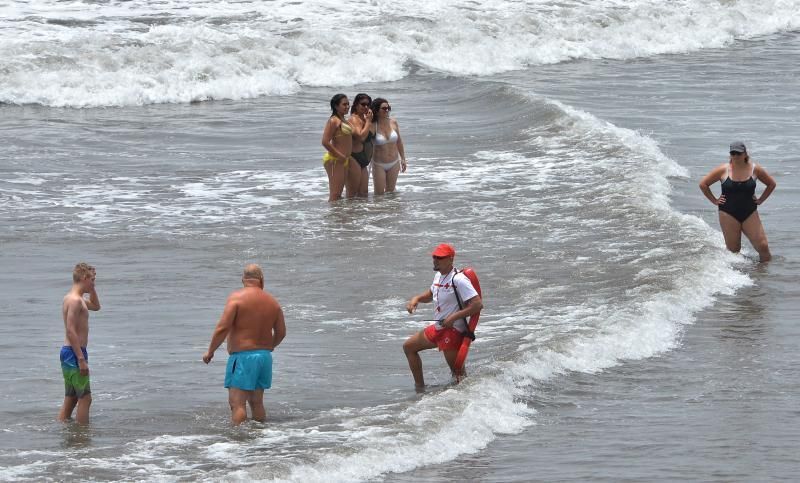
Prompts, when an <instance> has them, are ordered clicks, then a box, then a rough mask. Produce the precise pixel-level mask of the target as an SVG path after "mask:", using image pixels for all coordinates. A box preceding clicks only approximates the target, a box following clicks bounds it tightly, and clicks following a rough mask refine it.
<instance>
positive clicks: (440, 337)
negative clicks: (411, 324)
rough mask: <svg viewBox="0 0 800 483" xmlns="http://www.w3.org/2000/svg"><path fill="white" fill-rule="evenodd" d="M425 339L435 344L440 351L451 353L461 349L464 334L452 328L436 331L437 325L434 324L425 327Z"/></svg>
mask: <svg viewBox="0 0 800 483" xmlns="http://www.w3.org/2000/svg"><path fill="white" fill-rule="evenodd" d="M425 338H426V339H428V340H429V341H430V342H435V343H436V346H437V347H439V350H440V351H450V350H458V349H460V348H461V341H463V340H464V334H462V333H461V332H459V331H458V330H456V329H454V328H452V327H450V328H448V329H442V330H436V325H435V324H434V325H429V326H427V327H425Z"/></svg>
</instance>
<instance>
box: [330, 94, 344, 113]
mask: <svg viewBox="0 0 800 483" xmlns="http://www.w3.org/2000/svg"><path fill="white" fill-rule="evenodd" d="M346 97H347V96H346V95H345V94H336V95H335V96H333V97H331V117H333V116H335V115H336V106H338V105H339V103H340V102H342V99H344V98H346Z"/></svg>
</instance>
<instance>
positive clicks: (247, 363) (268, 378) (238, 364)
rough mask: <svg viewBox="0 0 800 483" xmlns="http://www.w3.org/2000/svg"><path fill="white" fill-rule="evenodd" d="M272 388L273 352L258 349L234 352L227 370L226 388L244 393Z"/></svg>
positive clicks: (229, 359)
mask: <svg viewBox="0 0 800 483" xmlns="http://www.w3.org/2000/svg"><path fill="white" fill-rule="evenodd" d="M270 386H272V351H271V350H266V349H257V350H252V351H241V352H234V353H233V354H231V355H230V356H229V357H228V366H227V367H226V368H225V387H227V388H231V387H233V388H236V389H241V390H243V391H254V390H256V389H269V388H270Z"/></svg>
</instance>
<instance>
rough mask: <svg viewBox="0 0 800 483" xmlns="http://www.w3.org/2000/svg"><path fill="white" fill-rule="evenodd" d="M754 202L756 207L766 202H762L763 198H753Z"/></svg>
mask: <svg viewBox="0 0 800 483" xmlns="http://www.w3.org/2000/svg"><path fill="white" fill-rule="evenodd" d="M753 202H754V203H755V204H756V206H758V205H760V204H761V203H763V202H764V200H762V199H761V198H756V197H755V196H753Z"/></svg>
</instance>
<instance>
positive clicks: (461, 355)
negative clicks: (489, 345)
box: [455, 267, 483, 374]
mask: <svg viewBox="0 0 800 483" xmlns="http://www.w3.org/2000/svg"><path fill="white" fill-rule="evenodd" d="M461 273H463V274H464V275H466V276H467V278H468V279H469V281H470V282H472V286H473V287H474V288H475V291H476V292H478V295H480V296H481V297H483V294H481V284H480V282H479V281H478V275H477V274H476V273H475V270H473V269H472V268H471V267H467V268H465V269H464V270H462V271H461ZM480 317H481V313H480V312H478V313H477V314H473V315H472V316H470V318H469V322H468V323H467V326H468V328H469V332H472V333H474V332H475V327H477V326H478V319H480ZM470 344H472V338H471V337H468V336H464V340H463V341H462V342H461V347H460V348H459V349H458V355H457V356H456V363H455V367H456V374H460V373H461V371H462V369H463V368H464V361H466V360H467V353H468V352H469V345H470Z"/></svg>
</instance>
